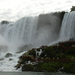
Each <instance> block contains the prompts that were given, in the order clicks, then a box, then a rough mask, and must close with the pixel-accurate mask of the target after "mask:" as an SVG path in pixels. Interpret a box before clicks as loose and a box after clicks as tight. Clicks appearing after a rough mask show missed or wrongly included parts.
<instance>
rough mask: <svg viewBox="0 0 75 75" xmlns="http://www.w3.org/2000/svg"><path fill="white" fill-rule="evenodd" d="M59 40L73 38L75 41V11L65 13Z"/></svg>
mask: <svg viewBox="0 0 75 75" xmlns="http://www.w3.org/2000/svg"><path fill="white" fill-rule="evenodd" d="M59 38H60V39H62V40H65V39H70V38H73V39H74V40H75V11H73V12H70V13H65V15H64V18H63V21H62V27H61V31H60V37H59Z"/></svg>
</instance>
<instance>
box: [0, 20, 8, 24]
mask: <svg viewBox="0 0 75 75" xmlns="http://www.w3.org/2000/svg"><path fill="white" fill-rule="evenodd" d="M1 24H9V22H8V21H1Z"/></svg>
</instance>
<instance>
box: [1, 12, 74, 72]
mask: <svg viewBox="0 0 75 75" xmlns="http://www.w3.org/2000/svg"><path fill="white" fill-rule="evenodd" d="M74 34H75V12H74V11H73V12H70V13H65V15H64V18H63V21H62V25H61V18H60V17H59V15H56V14H46V15H41V16H35V17H23V18H21V19H19V20H18V21H16V22H15V23H13V24H11V23H9V24H1V23H0V56H1V57H2V58H4V59H3V60H2V61H0V71H15V68H14V66H15V65H16V64H17V61H18V58H19V56H21V55H22V54H23V53H25V50H29V45H30V46H32V48H33V47H39V46H42V45H52V44H55V43H58V42H59V41H64V40H67V39H69V38H73V39H74V40H75V35H74ZM19 47H20V48H19ZM25 47H26V48H27V49H26V48H25ZM23 48H24V50H23V52H21V53H16V51H19V49H23ZM8 49H9V50H8ZM1 51H2V52H3V54H2V55H3V56H2V55H1ZM10 51H13V52H15V53H13V52H11V53H12V57H9V58H5V57H4V56H5V54H6V53H5V52H7V53H8V52H10ZM21 51H22V50H21ZM1 57H0V58H1ZM10 58H12V60H11V61H9V59H10ZM5 62H6V63H5ZM11 64H12V65H11Z"/></svg>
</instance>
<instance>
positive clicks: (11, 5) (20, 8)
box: [0, 0, 75, 21]
mask: <svg viewBox="0 0 75 75" xmlns="http://www.w3.org/2000/svg"><path fill="white" fill-rule="evenodd" d="M74 5H75V0H0V21H2V20H8V21H16V20H18V19H20V18H22V17H25V16H35V15H39V14H41V13H50V12H56V11H70V8H71V7H72V6H74Z"/></svg>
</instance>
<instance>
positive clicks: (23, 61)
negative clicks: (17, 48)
mask: <svg viewBox="0 0 75 75" xmlns="http://www.w3.org/2000/svg"><path fill="white" fill-rule="evenodd" d="M40 52H41V53H40ZM15 67H16V68H17V69H18V68H20V67H22V71H47V72H58V71H61V72H67V73H75V41H73V40H70V41H65V42H59V43H58V44H56V45H53V46H41V47H40V48H33V49H32V50H29V51H27V52H26V53H24V54H23V55H22V56H20V57H19V61H18V64H17V65H16V66H15Z"/></svg>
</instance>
